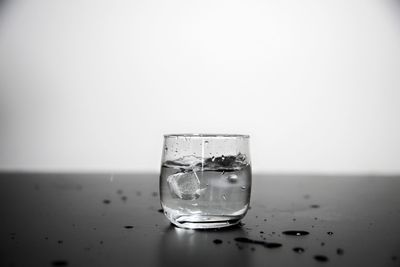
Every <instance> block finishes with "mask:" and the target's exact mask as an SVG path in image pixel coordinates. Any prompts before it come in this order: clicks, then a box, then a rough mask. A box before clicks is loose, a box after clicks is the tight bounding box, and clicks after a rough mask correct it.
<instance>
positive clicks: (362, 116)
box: [0, 0, 400, 174]
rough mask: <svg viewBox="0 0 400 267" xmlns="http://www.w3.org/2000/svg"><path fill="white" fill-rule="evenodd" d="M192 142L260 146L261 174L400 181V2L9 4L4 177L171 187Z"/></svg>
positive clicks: (3, 56)
mask: <svg viewBox="0 0 400 267" xmlns="http://www.w3.org/2000/svg"><path fill="white" fill-rule="evenodd" d="M181 132H205V133H246V134H250V135H251V145H252V146H251V151H252V158H253V166H254V170H255V171H256V172H285V173H295V172H301V173H314V172H316V173H367V174H371V173H372V174H373V173H399V172H400V6H399V2H398V1H394V0H393V1H390V0H385V1H382V0H379V1H378V0H369V1H368V0H335V1H333V0H332V1H319V0H302V1H297V0H288V1H254V0H246V1H244V0H243V1H219V0H212V1H188V0H182V1H175V0H172V1H161V0H153V1H151V0H150V1H148V0H146V1H145V0H141V1H95V0H91V1H54V0H47V1H7V0H6V1H2V2H0V169H2V170H27V171H29V170H39V171H40V170H44V171H60V170H61V171H63V170H64V171H90V170H100V171H101V170H106V171H109V170H111V171H152V172H157V171H158V170H159V164H160V157H161V150H162V134H164V133H181Z"/></svg>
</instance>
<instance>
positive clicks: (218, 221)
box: [160, 134, 251, 229]
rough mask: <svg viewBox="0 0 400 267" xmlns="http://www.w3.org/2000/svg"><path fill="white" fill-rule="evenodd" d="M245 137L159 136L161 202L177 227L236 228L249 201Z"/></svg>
mask: <svg viewBox="0 0 400 267" xmlns="http://www.w3.org/2000/svg"><path fill="white" fill-rule="evenodd" d="M250 193H251V165H250V153H249V136H248V135H237V134H170V135H164V147H163V154H162V165H161V175H160V201H161V205H162V207H163V209H164V214H165V216H167V218H168V219H169V220H170V221H171V222H172V223H173V224H174V225H176V226H179V227H183V228H189V229H208V228H220V227H226V226H230V225H234V224H237V223H238V222H239V221H240V220H241V219H242V218H243V217H244V216H245V214H246V212H247V209H248V207H249V203H250Z"/></svg>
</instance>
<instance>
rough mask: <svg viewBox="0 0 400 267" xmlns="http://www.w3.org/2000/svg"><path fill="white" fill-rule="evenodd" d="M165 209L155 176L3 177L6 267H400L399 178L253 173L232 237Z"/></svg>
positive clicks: (0, 262)
mask: <svg viewBox="0 0 400 267" xmlns="http://www.w3.org/2000/svg"><path fill="white" fill-rule="evenodd" d="M160 208H161V207H160V201H159V193H158V174H140V173H131V174H130V173H118V174H106V173H85V174H74V173H1V174H0V212H1V220H0V226H1V227H0V238H1V256H0V266H192V267H195V266H207V267H210V266H322V265H326V266H400V177H395V176H318V175H261V174H260V175H257V174H256V175H254V176H253V187H252V196H251V209H250V210H249V211H248V213H247V215H246V216H245V218H244V219H243V220H242V223H241V224H239V225H237V226H234V227H231V228H222V229H214V230H201V231H199V230H197V231H195V230H186V229H181V228H176V227H174V226H173V225H171V224H170V223H169V221H168V220H167V219H166V217H165V216H164V214H163V213H162V210H161V209H160Z"/></svg>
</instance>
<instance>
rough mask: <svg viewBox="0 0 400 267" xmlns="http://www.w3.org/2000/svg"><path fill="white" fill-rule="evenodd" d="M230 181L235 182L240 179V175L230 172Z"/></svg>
mask: <svg viewBox="0 0 400 267" xmlns="http://www.w3.org/2000/svg"><path fill="white" fill-rule="evenodd" d="M227 179H228V182H230V183H232V184H235V183H237V181H238V176H237V175H236V174H230V175H229V176H228V177H227Z"/></svg>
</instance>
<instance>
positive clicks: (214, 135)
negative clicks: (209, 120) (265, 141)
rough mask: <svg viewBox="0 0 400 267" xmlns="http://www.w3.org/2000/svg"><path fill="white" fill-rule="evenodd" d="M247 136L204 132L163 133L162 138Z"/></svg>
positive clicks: (246, 136) (244, 136) (247, 136)
mask: <svg viewBox="0 0 400 267" xmlns="http://www.w3.org/2000/svg"><path fill="white" fill-rule="evenodd" d="M169 137H176V138H249V137H250V135H248V134H204V133H183V134H164V138H169Z"/></svg>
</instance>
